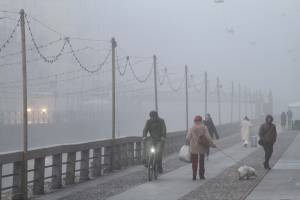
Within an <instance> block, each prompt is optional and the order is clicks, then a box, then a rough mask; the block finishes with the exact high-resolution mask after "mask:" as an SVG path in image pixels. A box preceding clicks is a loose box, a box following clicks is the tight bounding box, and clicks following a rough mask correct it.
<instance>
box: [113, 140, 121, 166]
mask: <svg viewBox="0 0 300 200" xmlns="http://www.w3.org/2000/svg"><path fill="white" fill-rule="evenodd" d="M113 157H114V159H115V160H114V169H113V170H115V169H121V168H122V167H121V144H117V145H115V151H114V156H113Z"/></svg>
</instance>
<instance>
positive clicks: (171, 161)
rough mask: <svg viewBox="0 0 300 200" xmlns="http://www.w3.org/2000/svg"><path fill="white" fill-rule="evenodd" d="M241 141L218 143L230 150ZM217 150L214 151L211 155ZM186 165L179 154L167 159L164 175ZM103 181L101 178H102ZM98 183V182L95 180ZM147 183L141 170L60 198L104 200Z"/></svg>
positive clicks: (229, 137)
mask: <svg viewBox="0 0 300 200" xmlns="http://www.w3.org/2000/svg"><path fill="white" fill-rule="evenodd" d="M239 141H240V137H239V134H232V133H228V134H227V135H226V137H224V138H221V139H220V140H219V141H218V142H217V143H218V145H220V146H222V147H223V148H228V147H230V146H232V145H234V144H236V143H237V142H239ZM215 151H216V150H215V149H212V151H211V153H214V152H215ZM184 165H186V163H184V162H181V161H179V160H178V156H177V153H176V154H173V155H171V156H169V157H167V158H166V159H165V161H164V173H168V172H170V171H173V170H176V169H178V168H179V167H182V166H184ZM100 179H101V178H100ZM94 181H97V180H94ZM146 182H147V171H146V170H145V169H142V170H141V169H140V170H137V171H135V172H132V173H129V174H127V175H124V176H120V177H117V178H114V179H112V180H109V181H106V182H101V183H97V182H95V184H94V185H93V187H90V188H88V190H83V191H80V190H79V191H77V192H73V193H72V194H70V195H67V196H64V197H62V198H59V199H60V200H82V199H85V200H103V199H107V198H108V197H110V196H113V195H116V194H120V193H122V192H124V191H126V190H128V189H130V188H132V187H134V186H137V185H140V184H143V183H146Z"/></svg>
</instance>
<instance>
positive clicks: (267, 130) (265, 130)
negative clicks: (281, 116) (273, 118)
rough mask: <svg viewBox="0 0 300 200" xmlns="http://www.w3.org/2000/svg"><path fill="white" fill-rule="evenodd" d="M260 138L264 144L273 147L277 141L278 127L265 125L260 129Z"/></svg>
mask: <svg viewBox="0 0 300 200" xmlns="http://www.w3.org/2000/svg"><path fill="white" fill-rule="evenodd" d="M259 137H260V139H261V140H262V142H263V144H271V145H273V144H274V143H275V142H276V139H277V131H276V126H275V125H274V124H270V123H264V124H263V125H261V127H260V129H259Z"/></svg>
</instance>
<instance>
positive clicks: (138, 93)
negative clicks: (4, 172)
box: [0, 0, 300, 151]
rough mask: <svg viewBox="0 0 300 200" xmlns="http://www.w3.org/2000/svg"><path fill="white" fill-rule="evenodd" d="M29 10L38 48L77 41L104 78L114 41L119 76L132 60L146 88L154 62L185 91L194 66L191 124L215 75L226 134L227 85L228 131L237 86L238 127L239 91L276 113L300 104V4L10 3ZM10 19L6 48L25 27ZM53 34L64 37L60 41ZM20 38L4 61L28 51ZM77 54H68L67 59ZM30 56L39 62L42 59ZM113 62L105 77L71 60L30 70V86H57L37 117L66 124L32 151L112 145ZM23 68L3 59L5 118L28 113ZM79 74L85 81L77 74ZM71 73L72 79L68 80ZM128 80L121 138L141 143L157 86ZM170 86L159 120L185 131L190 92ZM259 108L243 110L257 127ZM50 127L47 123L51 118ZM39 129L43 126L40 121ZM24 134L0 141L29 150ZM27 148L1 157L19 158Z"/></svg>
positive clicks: (275, 0)
mask: <svg viewBox="0 0 300 200" xmlns="http://www.w3.org/2000/svg"><path fill="white" fill-rule="evenodd" d="M21 8H23V9H24V10H25V12H26V13H27V14H28V16H29V21H30V24H31V26H32V27H31V28H32V30H31V31H32V33H33V35H34V36H35V39H36V40H37V43H38V44H45V43H48V42H50V41H54V40H56V39H58V38H60V37H70V40H71V42H72V45H73V47H74V49H76V50H78V51H80V49H84V48H86V47H88V48H89V49H88V50H82V52H78V54H77V55H79V59H80V61H81V62H82V63H83V65H85V66H88V67H89V69H95V68H97V66H96V67H95V65H96V64H99V63H100V62H101V61H103V60H105V58H106V56H107V53H108V52H109V51H110V48H111V44H110V39H111V38H112V37H115V38H116V41H117V45H118V47H117V48H118V49H117V51H118V54H119V55H118V56H119V57H118V59H119V60H118V62H119V63H118V64H119V66H125V64H126V59H125V58H126V56H130V59H131V60H132V62H133V63H136V65H135V66H134V69H135V70H136V71H135V72H136V73H137V75H138V77H140V78H142V79H143V78H144V77H145V76H146V75H147V73H148V71H149V69H150V68H151V66H152V56H153V54H156V55H157V57H158V73H159V74H161V76H162V74H163V73H164V68H167V69H168V73H169V74H170V75H171V78H170V79H171V80H173V82H172V83H173V84H174V85H173V86H174V87H177V86H178V85H179V84H180V83H181V80H182V78H183V76H184V66H185V65H188V70H189V74H190V75H193V81H194V83H192V82H190V83H189V88H190V92H189V94H190V105H189V109H190V113H189V118H190V120H189V121H190V122H192V117H193V116H194V115H195V114H198V113H199V114H201V115H203V114H204V102H203V98H204V97H203V95H204V86H203V83H204V72H205V71H207V73H208V80H209V91H210V92H209V94H210V96H209V106H208V111H209V112H210V113H212V115H213V117H214V120H215V121H216V123H217V124H218V117H217V104H216V94H215V89H214V88H215V87H216V78H217V77H220V82H221V85H222V97H221V98H222V123H226V122H229V121H230V114H229V112H230V94H231V81H233V82H234V84H235V90H234V91H235V99H234V102H235V103H234V121H238V120H239V116H238V113H237V111H238V105H237V85H238V84H241V86H242V89H243V90H244V88H245V87H246V88H248V89H249V90H251V91H252V92H253V93H254V92H256V91H259V90H260V91H261V92H262V93H264V94H265V98H267V94H268V93H269V90H272V93H273V96H274V111H275V113H279V112H281V111H285V110H287V105H288V104H289V103H292V102H296V101H299V99H300V94H299V93H298V92H296V88H297V86H298V85H299V78H298V77H299V74H300V68H299V64H300V59H299V53H300V49H299V34H300V24H299V17H300V2H299V1H297V0H285V1H283V0H264V1H259V0H246V1H239V0H225V1H224V3H216V2H215V1H214V0H207V1H196V0H190V1H180V0H163V1H161V0H151V1H149V0H148V1H147V0H126V1H124V0H123V1H122V0H48V1H46V0H42V1H41V0H14V1H11V0H1V1H0V11H5V10H8V11H16V12H18V11H19V10H20V9H21ZM0 17H3V19H1V18H0V31H1V32H0V39H1V40H0V44H2V41H4V40H5V39H7V37H8V36H9V34H10V32H11V30H12V29H13V28H14V25H15V24H16V21H15V20H13V19H17V18H18V17H19V16H18V15H17V14H13V13H5V12H0ZM4 17H9V18H12V20H7V19H4ZM34 19H35V20H34ZM39 22H41V23H42V24H44V25H47V26H48V28H47V27H45V26H43V25H42V24H41V23H39ZM49 27H51V29H54V30H55V31H57V32H58V33H55V32H54V31H50V30H49ZM26 31H27V32H26V38H27V44H28V48H32V47H33V44H32V42H31V38H30V33H29V32H28V30H27V29H26ZM19 37H20V32H19V30H18V31H17V33H16V36H15V38H14V39H15V40H14V41H13V42H12V43H11V45H10V46H8V47H7V48H6V49H5V51H4V50H3V52H1V55H0V56H2V55H7V54H9V53H13V52H17V51H20V38H19ZM79 38H81V39H82V38H89V39H91V38H92V39H97V40H101V41H91V40H80V39H79ZM62 44H63V41H61V42H58V43H57V44H56V43H55V44H54V45H51V46H50V47H49V48H45V49H42V53H44V54H45V55H55V54H57V52H58V51H59V49H60V48H61V46H62ZM6 50H7V51H6ZM69 51H70V49H69V47H68V45H67V47H66V50H65V52H69ZM27 54H28V55H27V58H28V60H30V61H31V60H34V59H38V58H39V56H38V54H37V52H36V51H35V50H32V51H28V53H27ZM108 59H109V60H108V62H107V63H106V64H105V66H104V67H103V70H102V71H101V72H99V73H98V74H96V75H93V74H90V73H87V72H86V71H85V70H83V69H82V67H80V66H79V65H78V63H77V62H76V60H74V58H73V57H72V56H71V55H70V54H68V55H66V56H62V57H61V58H60V59H59V60H58V61H57V62H55V63H53V64H49V63H45V62H44V61H43V60H39V61H37V62H28V77H29V79H30V78H31V79H34V78H36V77H47V76H50V78H48V79H46V80H44V81H37V82H35V81H29V83H28V85H29V86H28V101H29V102H28V105H29V106H32V107H33V109H34V108H38V109H41V108H43V107H47V115H49V120H50V121H51V120H52V121H53V123H54V121H55V120H56V118H59V117H57V116H59V114H61V115H60V118H59V119H60V121H61V122H62V123H61V124H63V125H59V126H54V127H51V128H47V131H45V130H46V128H44V129H43V127H39V128H40V129H38V130H36V129H34V130H33V129H32V130H31V131H32V135H31V136H30V137H31V139H30V145H31V147H37V146H43V145H50V144H57V143H65V142H80V141H85V140H94V139H102V138H110V137H111V71H109V69H110V70H111V58H108ZM20 61H21V56H20V55H19V56H18V55H17V56H13V57H1V58H0V62H1V63H0V82H1V83H2V86H0V87H1V89H0V90H1V110H2V111H5V112H11V111H16V112H20V111H21V109H22V107H21V105H22V104H21V103H22V96H21V94H22V93H21V85H20V83H17V84H11V83H9V84H7V82H9V81H19V80H21V64H17V63H16V64H11V66H10V65H5V64H7V63H14V62H20ZM91 66H94V68H93V67H91ZM72 70H73V71H76V70H77V71H76V72H74V73H73V72H70V71H72ZM65 71H67V72H69V74H68V73H67V74H64V75H61V74H62V73H63V72H65ZM121 71H122V69H121ZM126 73H127V74H126V75H125V76H124V77H123V76H120V75H118V76H117V135H118V136H120V137H121V136H126V135H140V134H141V131H142V128H143V126H144V123H145V120H146V119H147V117H148V113H149V111H150V110H152V109H154V92H153V77H152V76H151V77H150V79H149V80H148V81H147V82H146V83H139V82H138V81H136V80H135V77H134V75H133V74H132V73H131V72H130V70H129V69H127V72H126ZM55 74H60V75H58V76H55ZM166 82H167V81H166V80H165V84H164V85H162V86H160V87H159V89H158V90H159V92H158V96H159V113H160V115H161V116H162V117H164V118H165V119H166V123H167V125H168V129H169V130H170V131H175V130H183V129H185V96H184V95H185V92H184V87H183V88H181V90H180V91H178V92H172V88H171V89H170V87H168V84H167V83H166ZM195 87H196V88H195ZM173 89H174V88H173ZM175 89H176V88H175ZM193 89H194V90H193ZM198 90H200V92H197V91H198ZM243 92H244V91H243ZM243 92H242V95H243V94H244V93H243ZM8 107H9V109H8ZM253 107H254V105H249V107H248V108H246V107H245V106H244V105H242V116H244V115H246V114H247V115H249V116H250V117H252V118H253V117H254V111H253V110H254V108H253ZM12 108H15V109H12ZM54 113H55V114H54ZM39 115H40V114H39ZM77 115H80V116H81V117H76V116H77ZM54 116H56V117H54ZM10 117H11V116H10ZM40 117H41V118H42V121H43V117H45V116H40ZM33 118H34V117H33ZM50 118H55V119H54V120H53V119H50ZM73 118H76V119H73ZM70 119H72V120H70ZM31 120H32V123H33V124H34V123H35V122H34V120H35V119H31ZM47 120H48V119H47ZM76 120H77V121H79V122H75V121H76ZM57 121H58V120H57ZM69 121H72V124H73V125H72V126H71V125H68V122H69ZM47 123H48V122H47ZM14 128H15V129H16V130H14V131H12V132H13V133H16V132H17V133H19V134H16V135H17V136H12V135H13V133H11V134H10V136H11V137H10V139H8V140H2V138H8V133H7V132H5V133H4V131H2V132H1V135H0V136H1V140H0V141H1V142H2V141H3V142H7V141H9V142H12V143H14V142H15V140H18V141H19V140H20V138H21V137H20V136H19V135H20V134H21V127H19V126H18V127H14ZM30 128H31V127H30ZM3 130H4V129H3ZM5 130H6V129H5ZM9 130H12V129H9ZM29 131H30V130H29ZM40 132H44V134H41V133H40ZM61 133H64V134H65V135H64V134H61ZM52 134H53V135H52ZM63 135H64V136H63ZM58 137H62V138H64V139H61V140H59V139H57V138H58ZM17 143H18V144H20V141H19V142H17ZM17 143H16V145H13V147H11V148H6V147H4V148H2V149H1V151H5V150H12V149H15V148H19V147H18V146H19V145H18V144H17Z"/></svg>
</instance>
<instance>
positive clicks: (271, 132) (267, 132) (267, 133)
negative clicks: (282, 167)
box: [259, 115, 277, 169]
mask: <svg viewBox="0 0 300 200" xmlns="http://www.w3.org/2000/svg"><path fill="white" fill-rule="evenodd" d="M259 138H260V139H259V144H260V145H262V147H263V148H264V151H265V162H264V167H265V169H271V168H270V165H269V161H270V158H271V156H272V153H273V146H274V144H275V142H276V139H277V131H276V126H275V124H273V117H272V115H267V116H266V122H265V123H264V124H262V125H261V127H260V129H259Z"/></svg>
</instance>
